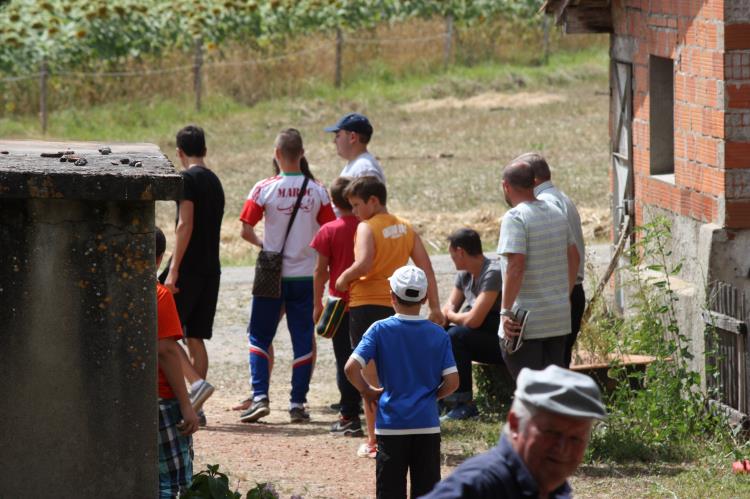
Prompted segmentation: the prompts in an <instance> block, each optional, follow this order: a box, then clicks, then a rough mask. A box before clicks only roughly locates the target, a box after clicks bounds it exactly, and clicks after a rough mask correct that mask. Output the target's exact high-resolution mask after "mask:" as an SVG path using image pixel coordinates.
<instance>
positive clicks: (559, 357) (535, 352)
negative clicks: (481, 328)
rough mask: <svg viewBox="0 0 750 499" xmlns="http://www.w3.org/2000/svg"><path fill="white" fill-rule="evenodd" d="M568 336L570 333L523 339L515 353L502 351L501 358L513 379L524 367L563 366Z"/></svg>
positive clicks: (537, 368)
mask: <svg viewBox="0 0 750 499" xmlns="http://www.w3.org/2000/svg"><path fill="white" fill-rule="evenodd" d="M568 336H570V335H569V334H566V335H565V336H554V337H552V338H543V339H539V340H523V345H521V348H519V349H518V351H517V352H516V353H510V354H509V353H507V352H505V351H503V360H504V361H505V365H506V366H507V367H508V371H510V374H511V376H513V379H516V378H518V373H520V372H521V369H523V368H524V367H528V368H529V369H535V370H540V369H544V368H545V367H547V366H550V365H552V364H555V365H556V366H560V367H565V366H563V361H564V359H563V355H565V345H566V344H567V341H568Z"/></svg>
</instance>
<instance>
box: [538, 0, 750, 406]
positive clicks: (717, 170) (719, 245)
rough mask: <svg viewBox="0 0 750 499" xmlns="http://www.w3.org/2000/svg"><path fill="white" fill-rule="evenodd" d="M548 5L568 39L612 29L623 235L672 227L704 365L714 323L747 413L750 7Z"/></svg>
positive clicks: (691, 0)
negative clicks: (651, 225)
mask: <svg viewBox="0 0 750 499" xmlns="http://www.w3.org/2000/svg"><path fill="white" fill-rule="evenodd" d="M544 9H545V12H546V13H547V14H550V15H554V16H555V19H556V20H557V22H558V24H560V25H562V26H563V27H564V29H565V31H566V32H567V33H610V40H611V43H610V57H611V73H610V74H611V77H610V89H611V101H610V102H611V110H610V138H611V151H612V163H611V171H612V175H611V178H612V194H613V219H614V221H615V235H616V236H617V235H618V233H619V227H618V224H619V223H620V222H622V221H626V222H629V223H635V224H639V225H640V224H642V223H644V222H645V221H648V220H649V218H651V217H653V216H654V215H665V216H667V217H668V218H669V219H670V220H671V221H672V228H673V229H672V230H673V241H672V242H673V250H674V255H675V258H680V259H682V260H684V262H685V265H684V267H683V270H682V271H681V272H680V275H679V278H680V281H679V282H678V283H677V286H678V288H679V292H680V296H681V301H680V309H681V312H682V313H683V314H684V317H682V318H681V323H682V326H683V331H686V332H689V334H690V335H691V337H692V339H693V347H694V351H695V353H696V354H698V356H697V360H696V364H695V367H696V368H699V369H702V368H703V366H704V365H705V362H706V360H705V358H704V357H703V352H704V346H705V341H704V321H712V322H713V323H714V324H718V325H719V326H720V327H719V340H718V345H717V348H718V349H719V350H721V352H722V357H724V358H725V360H723V361H721V366H720V367H721V371H722V381H723V387H722V392H723V396H722V398H723V402H725V403H726V405H728V406H730V407H732V408H734V409H737V410H739V411H740V412H743V413H748V409H749V408H750V405H749V404H748V401H750V386H749V385H750V383H748V382H747V379H748V376H747V373H748V370H750V355H749V354H748V348H747V341H746V335H747V332H746V329H747V328H746V325H745V324H746V322H747V317H746V314H745V310H748V309H750V308H749V307H748V303H747V302H746V297H745V293H746V292H747V291H748V288H750V0H548V1H547V2H546V4H545V6H544ZM618 292H621V290H618ZM747 294H748V295H750V293H747ZM618 297H619V299H621V300H622V302H623V303H624V304H626V302H627V298H626V296H624V295H622V294H620V295H618ZM709 362H710V361H709Z"/></svg>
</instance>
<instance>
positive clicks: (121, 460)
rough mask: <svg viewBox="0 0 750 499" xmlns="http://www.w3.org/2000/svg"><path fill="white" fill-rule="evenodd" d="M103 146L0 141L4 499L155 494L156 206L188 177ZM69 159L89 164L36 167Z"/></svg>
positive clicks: (133, 150)
mask: <svg viewBox="0 0 750 499" xmlns="http://www.w3.org/2000/svg"><path fill="white" fill-rule="evenodd" d="M96 147H97V145H96V144H82V143H78V144H59V143H41V142H33V143H31V142H24V143H21V142H7V141H6V142H0V150H7V151H8V152H9V154H7V155H1V156H0V351H2V352H3V362H1V363H0V377H2V379H4V380H5V381H6V383H5V386H6V390H5V392H4V396H3V401H4V402H3V404H2V414H3V418H4V421H3V423H4V424H3V427H4V430H3V431H2V432H0V448H2V449H3V451H2V452H1V453H0V468H2V469H4V470H5V471H6V480H5V482H4V484H3V492H2V494H0V495H3V497H14V498H16V497H18V498H22V497H75V498H102V497H107V498H134V497H137V498H150V497H156V495H157V484H158V482H157V478H158V468H157V456H158V454H157V446H156V442H157V408H156V402H157V396H156V300H155V268H154V267H155V262H154V234H153V231H154V200H155V199H157V198H159V199H169V198H172V199H173V198H175V197H176V196H177V195H178V194H179V192H180V190H181V178H180V176H179V175H178V174H177V173H176V172H175V170H174V168H173V167H172V166H171V164H170V163H169V161H168V160H167V159H166V158H165V157H164V156H163V155H162V154H161V153H160V152H159V151H158V148H156V146H146V145H143V144H139V145H133V146H127V145H117V146H112V149H113V154H112V155H107V156H105V155H101V154H99V153H98V152H97V151H96ZM66 149H72V150H75V152H76V155H80V156H81V157H87V158H88V159H89V161H88V162H87V165H82V166H74V165H73V164H72V163H61V162H60V161H59V159H57V158H42V157H41V156H40V154H41V152H47V153H50V152H56V151H59V150H66ZM126 155H127V156H128V157H130V158H137V159H140V160H142V161H143V166H142V167H130V166H126V165H122V164H118V165H111V162H112V161H114V160H119V158H120V157H122V156H126Z"/></svg>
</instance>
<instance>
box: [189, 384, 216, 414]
mask: <svg viewBox="0 0 750 499" xmlns="http://www.w3.org/2000/svg"><path fill="white" fill-rule="evenodd" d="M213 394H214V387H213V385H212V384H211V383H209V382H208V381H205V380H204V381H201V384H200V385H198V388H196V389H195V390H191V391H190V405H192V406H193V409H194V410H195V411H200V410H201V407H203V403H204V402H205V401H206V400H208V397H210V396H211V395H213Z"/></svg>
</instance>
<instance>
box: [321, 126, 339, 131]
mask: <svg viewBox="0 0 750 499" xmlns="http://www.w3.org/2000/svg"><path fill="white" fill-rule="evenodd" d="M339 130H341V129H340V128H339V127H338V126H336V125H333V126H327V127H325V128H324V129H323V131H324V132H338V131H339Z"/></svg>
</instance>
